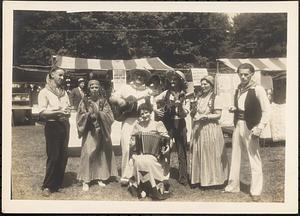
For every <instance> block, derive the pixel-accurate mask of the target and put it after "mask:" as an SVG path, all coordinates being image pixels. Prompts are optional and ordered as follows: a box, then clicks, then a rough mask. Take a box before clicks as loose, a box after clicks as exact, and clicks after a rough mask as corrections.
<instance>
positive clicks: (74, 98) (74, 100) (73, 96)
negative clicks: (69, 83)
mask: <svg viewBox="0 0 300 216" xmlns="http://www.w3.org/2000/svg"><path fill="white" fill-rule="evenodd" d="M78 88H79V87H77V88H74V89H72V91H71V93H70V96H69V97H70V104H71V106H74V108H75V109H76V110H77V109H78V105H79V103H80V101H81V99H82V96H81V94H80V91H79V89H78Z"/></svg>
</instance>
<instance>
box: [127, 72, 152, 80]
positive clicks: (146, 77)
mask: <svg viewBox="0 0 300 216" xmlns="http://www.w3.org/2000/svg"><path fill="white" fill-rule="evenodd" d="M130 73H131V74H132V76H136V75H137V74H140V75H142V76H143V77H144V79H145V82H146V81H148V79H149V78H150V76H151V72H150V71H148V70H147V69H132V70H130Z"/></svg>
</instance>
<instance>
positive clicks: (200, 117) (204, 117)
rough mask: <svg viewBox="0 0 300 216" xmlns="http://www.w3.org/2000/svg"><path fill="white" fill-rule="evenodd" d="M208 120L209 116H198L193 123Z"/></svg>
mask: <svg viewBox="0 0 300 216" xmlns="http://www.w3.org/2000/svg"><path fill="white" fill-rule="evenodd" d="M207 120H208V117H207V115H203V114H200V115H199V114H198V115H197V114H196V115H195V116H194V118H193V121H207Z"/></svg>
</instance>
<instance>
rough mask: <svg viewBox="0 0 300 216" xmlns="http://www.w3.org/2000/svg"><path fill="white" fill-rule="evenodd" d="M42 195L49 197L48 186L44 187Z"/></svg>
mask: <svg viewBox="0 0 300 216" xmlns="http://www.w3.org/2000/svg"><path fill="white" fill-rule="evenodd" d="M42 195H43V197H49V196H50V195H51V191H50V189H49V188H44V189H43V190H42Z"/></svg>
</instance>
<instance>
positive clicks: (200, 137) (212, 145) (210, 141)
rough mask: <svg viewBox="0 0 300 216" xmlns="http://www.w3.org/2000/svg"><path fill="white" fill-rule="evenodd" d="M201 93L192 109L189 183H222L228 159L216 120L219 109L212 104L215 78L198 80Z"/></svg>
mask: <svg viewBox="0 0 300 216" xmlns="http://www.w3.org/2000/svg"><path fill="white" fill-rule="evenodd" d="M201 87H202V94H201V95H200V97H199V98H198V101H197V106H196V107H195V109H194V110H192V111H191V116H192V119H193V130H192V138H191V184H192V185H195V184H200V185H201V186H214V185H222V184H224V182H225V180H227V176H228V160H227V156H226V149H225V144H224V138H223V133H222V130H221V127H220V126H219V123H218V120H219V119H220V117H221V109H220V108H218V105H217V103H215V95H214V93H213V89H214V88H213V87H214V78H213V77H212V76H206V77H204V78H202V79H201Z"/></svg>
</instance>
